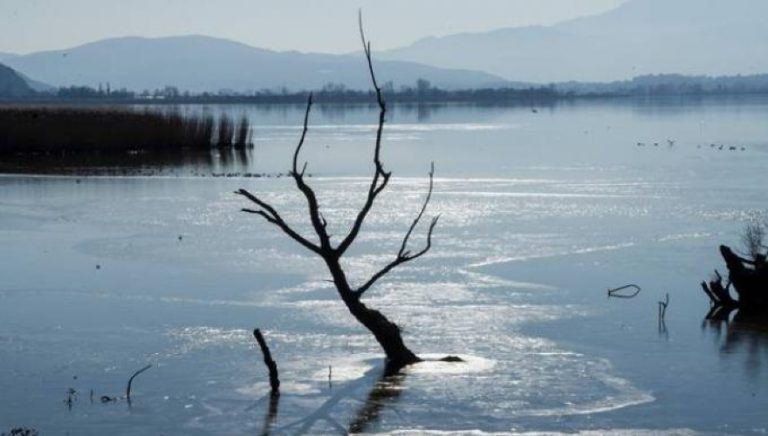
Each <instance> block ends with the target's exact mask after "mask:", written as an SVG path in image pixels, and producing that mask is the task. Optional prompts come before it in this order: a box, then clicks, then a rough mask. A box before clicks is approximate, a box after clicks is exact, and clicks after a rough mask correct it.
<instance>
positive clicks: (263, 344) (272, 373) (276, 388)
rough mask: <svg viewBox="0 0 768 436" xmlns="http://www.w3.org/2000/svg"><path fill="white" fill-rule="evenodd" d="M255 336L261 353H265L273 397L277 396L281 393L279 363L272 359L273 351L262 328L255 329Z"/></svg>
mask: <svg viewBox="0 0 768 436" xmlns="http://www.w3.org/2000/svg"><path fill="white" fill-rule="evenodd" d="M253 337H254V338H256V342H258V343H259V348H261V354H263V355H264V364H265V365H267V369H268V370H269V385H270V387H271V388H272V392H271V394H272V396H273V397H276V396H278V395H280V379H279V378H278V377H277V363H275V361H274V360H272V353H270V351H269V347H268V346H267V341H265V340H264V336H263V335H262V334H261V330H259V329H255V330H254V331H253Z"/></svg>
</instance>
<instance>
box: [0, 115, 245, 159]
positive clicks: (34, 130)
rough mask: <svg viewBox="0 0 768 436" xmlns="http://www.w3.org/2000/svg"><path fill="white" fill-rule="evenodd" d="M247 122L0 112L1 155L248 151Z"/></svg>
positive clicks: (222, 118) (201, 117) (187, 117)
mask: <svg viewBox="0 0 768 436" xmlns="http://www.w3.org/2000/svg"><path fill="white" fill-rule="evenodd" d="M250 138H251V137H250V125H249V123H248V120H247V119H246V118H243V119H241V120H240V121H239V123H235V121H233V119H232V118H230V117H229V116H226V115H222V116H220V117H218V119H215V118H214V117H213V116H211V115H207V114H204V115H182V114H180V113H179V112H173V111H171V112H157V111H150V110H143V111H142V110H130V109H114V108H109V109H106V108H71V107H68V108H56V107H8V108H0V154H3V155H9V154H10V155H41V154H42V155H72V154H75V155H88V154H97V155H119V154H137V153H141V154H145V153H162V154H176V153H183V152H186V151H197V152H200V151H205V152H210V151H211V150H212V149H214V148H219V149H222V148H224V149H235V148H237V149H246V148H248V147H250V146H251V143H250Z"/></svg>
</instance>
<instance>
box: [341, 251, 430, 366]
mask: <svg viewBox="0 0 768 436" xmlns="http://www.w3.org/2000/svg"><path fill="white" fill-rule="evenodd" d="M326 264H327V266H328V269H329V271H330V272H331V276H333V282H334V284H335V285H336V289H337V291H338V292H339V296H340V297H341V299H342V301H344V304H345V305H346V306H347V309H349V312H350V313H351V314H352V316H354V317H355V319H356V320H357V321H358V322H360V324H362V325H364V326H365V328H367V329H368V330H369V331H370V332H371V333H373V336H374V337H375V338H376V341H377V342H378V343H379V345H381V348H382V349H383V350H384V353H385V354H386V356H387V368H386V370H387V371H386V372H387V373H396V372H398V371H399V370H401V369H402V368H403V367H405V366H408V365H412V364H414V363H418V362H421V361H422V360H421V359H420V358H419V357H418V356H416V354H414V353H413V351H411V350H410V349H409V348H408V347H407V346H406V345H405V342H403V337H402V334H401V332H400V327H398V326H397V324H395V323H393V322H392V321H390V320H389V319H387V317H385V316H384V315H383V314H382V313H381V312H379V311H378V310H374V309H370V308H368V307H367V306H366V305H365V304H363V302H362V301H360V294H359V293H356V292H355V291H353V290H352V289H351V287H350V286H349V282H348V281H347V278H346V275H345V274H344V271H343V270H342V268H341V265H340V264H339V262H338V259H326Z"/></svg>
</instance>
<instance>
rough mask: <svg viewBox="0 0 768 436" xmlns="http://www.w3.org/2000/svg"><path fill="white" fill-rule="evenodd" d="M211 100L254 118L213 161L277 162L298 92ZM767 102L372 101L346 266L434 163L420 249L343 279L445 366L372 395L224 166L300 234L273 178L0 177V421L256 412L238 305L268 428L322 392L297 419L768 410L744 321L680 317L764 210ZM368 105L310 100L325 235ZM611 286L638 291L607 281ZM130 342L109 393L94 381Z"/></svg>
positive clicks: (112, 422) (460, 420)
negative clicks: (380, 272) (244, 136)
mask: <svg viewBox="0 0 768 436" xmlns="http://www.w3.org/2000/svg"><path fill="white" fill-rule="evenodd" d="M187 109H188V110H190V111H197V110H202V109H203V108H200V107H190V108H187ZM207 110H212V111H221V110H224V111H230V112H231V113H232V114H233V115H235V116H239V115H240V114H241V113H243V112H246V113H247V115H248V116H249V117H250V119H251V121H252V122H253V124H254V140H255V143H256V148H255V150H254V152H253V153H254V155H253V158H254V159H253V162H252V163H250V164H248V166H246V167H226V165H224V166H222V167H221V168H220V169H221V170H223V171H226V172H238V171H239V172H243V171H249V172H259V173H272V174H273V173H277V172H284V171H285V170H286V169H287V168H288V165H289V162H290V158H291V154H292V151H293V146H294V145H295V143H296V140H297V138H298V135H299V133H300V125H299V123H300V121H301V116H302V111H303V108H302V107H291V106H279V107H244V106H231V107H230V106H228V107H210V108H207ZM766 115H768V100H766V99H765V98H746V99H733V98H719V99H704V100H679V99H661V100H652V101H648V100H635V101H619V100H616V101H607V102H579V103H572V104H571V103H563V104H558V105H555V106H552V107H534V108H532V107H527V106H526V107H517V108H508V107H473V106H451V105H448V106H422V107H410V108H409V107H403V106H400V107H395V108H394V109H393V111H392V112H391V114H390V118H389V120H388V124H387V126H386V134H385V137H384V151H383V160H384V162H385V165H386V167H387V168H388V169H389V170H392V171H393V173H394V176H393V179H392V184H391V187H390V189H389V191H388V192H387V193H386V194H385V195H383V197H382V202H381V203H380V204H378V206H377V207H376V208H375V209H374V211H373V213H372V215H371V217H370V220H369V221H367V223H366V226H365V227H364V229H363V232H362V234H361V238H360V240H359V241H358V243H359V245H358V246H357V247H356V248H355V249H354V250H353V251H352V252H351V253H350V257H349V259H348V262H347V266H348V269H349V271H350V276H351V277H352V278H353V279H354V278H356V277H357V278H362V277H364V276H365V275H366V274H370V273H372V272H373V271H375V269H376V267H377V266H380V265H382V264H384V263H385V262H387V261H388V260H389V259H391V256H393V255H394V253H395V252H396V251H397V248H398V246H399V242H400V237H401V235H402V232H403V231H405V230H406V229H407V226H408V225H409V223H410V220H411V219H412V218H413V216H414V214H415V213H416V212H417V211H418V207H419V205H420V202H421V199H422V196H423V195H424V193H425V190H426V186H427V180H426V172H427V170H428V168H429V163H430V162H431V161H434V162H435V164H436V170H437V172H436V180H435V195H434V198H433V201H432V203H431V205H430V209H429V211H428V212H429V213H430V214H432V213H440V214H441V220H440V224H439V226H438V228H437V230H436V233H435V246H434V249H433V251H431V252H430V253H429V254H428V255H427V256H425V257H424V258H422V259H420V260H418V261H417V262H414V263H411V264H409V265H407V266H406V267H405V268H403V269H401V270H400V271H398V272H397V273H395V274H393V275H391V276H389V277H388V278H387V279H386V280H383V281H382V282H380V284H379V285H378V286H376V287H375V288H374V289H372V290H371V291H370V292H369V293H368V294H367V297H366V300H367V302H369V303H370V305H371V306H373V307H375V308H377V309H381V310H382V312H384V313H385V314H387V315H389V316H391V317H392V318H394V320H396V322H397V323H398V324H400V325H401V326H402V327H403V329H404V332H405V338H406V341H407V343H408V344H409V345H410V346H411V347H412V348H413V349H414V350H415V351H416V352H417V353H419V354H421V355H427V356H443V355H445V354H458V355H461V356H463V357H465V358H466V360H467V363H462V364H451V365H449V364H437V363H427V364H424V365H419V366H417V367H415V368H413V369H411V370H408V371H406V374H405V375H404V376H403V377H401V379H400V380H399V383H398V384H397V386H388V387H386V388H385V389H380V390H378V391H374V392H373V394H372V395H369V392H370V391H371V389H372V388H373V387H374V386H375V381H376V370H377V368H379V367H380V365H381V357H382V356H381V355H380V354H379V353H380V352H379V349H378V348H377V345H376V343H375V342H374V341H373V339H372V338H371V337H370V335H369V334H368V333H367V332H365V331H363V330H362V328H361V327H359V326H358V325H357V324H356V323H355V322H354V320H353V319H352V318H351V316H349V314H348V313H347V311H346V308H345V307H344V306H343V304H342V303H341V302H340V301H339V300H338V297H337V296H336V294H335V290H334V289H333V288H332V287H331V286H330V284H329V283H327V282H325V280H326V279H327V277H326V272H325V270H324V266H323V265H322V264H321V263H320V262H319V261H318V260H317V259H315V258H313V257H312V256H310V254H309V253H307V252H305V251H303V249H302V248H301V247H300V246H298V245H296V244H295V243H293V242H292V241H290V240H288V239H287V238H286V237H285V236H284V235H282V234H280V233H279V232H277V231H276V230H275V229H274V228H271V227H270V226H268V225H267V224H265V223H263V222H261V221H260V220H259V219H257V217H253V216H249V215H246V214H242V213H239V212H238V210H239V208H240V207H243V206H246V204H244V203H243V200H242V199H241V198H238V197H236V196H235V195H233V194H232V191H234V190H235V189H237V188H240V187H246V188H249V189H251V190H253V191H256V192H259V193H261V194H263V195H264V196H265V197H266V198H268V199H269V200H271V201H273V202H274V204H275V205H276V206H277V207H279V209H280V210H281V212H283V215H284V216H285V217H286V218H287V219H288V220H289V221H290V222H292V223H295V224H296V225H297V226H299V227H300V228H302V229H303V230H304V231H305V232H307V231H309V225H308V223H307V222H306V218H305V205H304V204H303V203H302V199H301V198H299V197H298V196H297V195H296V192H295V188H294V187H293V185H292V183H291V181H290V180H289V179H286V178H260V179H253V178H247V179H245V178H236V177H234V178H215V179H214V178H210V177H194V176H191V175H190V174H192V172H193V171H195V170H196V169H194V168H179V169H177V170H176V171H175V172H174V175H172V176H169V177H125V178H121V177H33V176H14V175H9V176H2V177H0V205H1V207H0V239H1V240H2V241H3V245H2V247H0V257H1V258H2V259H3V262H2V264H0V277H3V282H2V283H0V319H2V320H3V321H2V325H3V329H2V331H1V332H0V344H1V346H0V373H2V374H4V376H3V377H0V390H2V392H3V393H4V395H3V396H2V397H0V429H4V428H10V427H11V426H20V425H26V426H30V427H35V428H37V429H38V430H40V431H41V433H42V434H49V433H55V432H69V433H70V434H83V433H91V434H95V433H106V432H110V433H116V434H147V432H150V431H151V432H152V433H153V434H154V433H157V434H160V433H162V434H211V433H219V434H253V433H257V432H259V431H260V430H261V429H262V426H263V423H264V419H265V416H266V414H267V407H268V404H267V401H265V396H266V395H267V393H268V385H267V376H266V374H265V370H264V367H263V365H262V363H261V361H260V360H261V356H260V355H259V354H258V350H257V349H256V348H255V345H254V344H253V340H252V338H251V337H250V330H251V329H252V328H254V327H260V328H262V329H263V330H264V331H265V333H266V336H267V340H268V341H269V343H270V345H271V346H272V349H273V354H274V357H275V359H276V360H277V361H278V364H279V365H280V369H281V375H282V380H283V395H282V396H281V399H280V405H279V412H278V415H277V419H276V421H275V423H274V428H275V429H279V428H281V427H284V426H286V425H289V424H291V423H293V422H295V421H297V420H300V419H302V418H304V417H306V416H307V415H309V414H310V413H312V412H313V411H315V410H316V409H318V408H319V407H320V406H321V405H322V404H324V403H326V402H328V403H327V405H328V407H327V408H326V409H321V411H322V412H323V413H320V414H318V415H317V418H318V420H317V422H315V423H314V425H313V426H312V427H311V430H309V433H320V434H322V433H334V432H337V431H338V429H337V428H335V427H334V425H335V424H334V423H336V424H339V425H341V426H342V427H344V428H350V426H351V425H352V424H355V425H359V426H360V427H355V428H358V429H361V430H363V431H368V432H383V433H393V434H418V433H423V432H427V431H435V432H438V431H458V432H461V431H470V430H473V431H477V433H480V434H482V433H494V432H502V433H503V432H506V433H520V432H574V431H585V432H589V431H592V432H596V433H603V432H607V431H610V432H618V433H621V432H625V433H635V432H638V431H648V432H653V431H662V432H679V433H699V432H701V433H715V434H718V433H738V434H749V433H763V432H765V431H768V428H766V421H765V410H767V408H766V406H768V391H767V390H766V386H768V384H767V382H768V368H767V367H766V364H767V363H768V360H767V359H768V336H766V332H765V331H759V330H758V331H756V330H755V329H750V328H744V327H743V326H741V327H740V326H737V325H732V326H730V328H726V327H725V326H720V329H719V330H718V329H716V328H714V327H713V326H710V325H709V324H707V323H703V322H702V320H703V318H704V316H705V314H706V312H707V310H708V309H709V305H708V301H707V299H706V297H705V296H704V295H703V293H702V292H701V290H700V288H699V285H698V283H699V282H700V281H701V280H704V279H706V278H708V276H709V274H710V272H711V271H712V269H713V268H716V267H717V268H722V264H721V260H720V259H719V256H718V253H717V246H718V245H719V244H720V243H728V244H732V245H738V243H739V235H740V233H741V231H742V229H743V227H744V225H745V224H746V222H748V220H749V219H750V218H752V217H756V216H763V214H764V213H765V208H764V205H765V203H766V199H767V198H766V197H768V194H767V193H766V189H765V187H766V186H767V183H766V182H768V175H766V171H765V168H766V167H767V166H766V165H767V164H768V125H767V124H766V123H765V119H766ZM375 120H376V112H375V111H374V109H373V108H368V107H359V106H353V107H340V106H326V107H322V106H319V107H317V110H316V111H314V112H313V115H312V118H311V123H310V133H309V137H308V142H307V144H306V146H305V153H304V154H303V157H304V158H305V159H307V160H308V161H309V162H310V163H309V168H308V172H310V173H312V176H313V177H311V178H310V179H308V180H309V181H310V182H311V183H312V185H313V186H314V187H316V188H317V190H318V192H319V194H320V196H321V203H322V205H323V212H324V215H325V217H326V218H327V219H328V221H329V222H330V226H331V228H332V230H333V231H332V232H331V233H334V234H341V233H342V232H344V231H345V230H346V229H347V228H348V226H349V225H350V219H351V216H352V214H353V213H354V211H355V210H356V209H357V208H358V207H359V206H360V204H361V202H362V199H363V192H364V190H365V189H366V183H367V180H368V179H367V177H368V176H369V175H370V172H371V168H370V153H371V149H372V145H373V134H374V131H375V124H374V123H375ZM638 143H642V144H644V145H642V146H641V145H638ZM655 144H658V145H655ZM712 144H714V147H712V146H711V145H712ZM720 145H723V150H720V149H719V148H720ZM730 147H735V148H736V149H735V150H730ZM742 148H743V150H742ZM422 234H423V233H422V232H417V233H415V237H414V238H413V241H412V243H413V244H419V243H421V242H422V241H421V240H420V239H419V237H418V236H420V235H422ZM180 237H181V238H180ZM627 283H637V284H638V285H640V286H641V287H642V288H643V291H642V292H641V293H640V295H639V296H638V297H637V298H635V299H631V300H616V299H611V300H609V299H607V298H606V289H607V288H609V287H614V286H621V285H624V284H627ZM666 293H669V294H670V306H669V309H668V313H667V321H666V329H665V330H663V331H662V330H660V329H659V326H658V324H657V301H658V300H661V299H663V298H664V295H665V294H666ZM146 363H152V364H153V365H154V367H153V368H152V369H150V370H149V371H148V372H146V373H144V374H142V375H141V376H140V378H138V379H137V380H136V382H135V385H134V388H133V389H134V392H133V396H134V404H133V406H132V407H131V408H128V407H127V405H126V404H125V403H124V402H120V403H117V404H112V403H110V404H101V403H100V401H99V400H98V398H99V397H100V396H101V395H109V396H119V395H122V392H123V390H124V389H125V383H126V381H127V378H128V377H129V376H130V375H131V374H132V373H133V372H134V371H135V370H137V369H139V368H141V367H142V366H144V365H145V364H146ZM329 366H331V367H332V377H331V383H330V386H329V381H328V367H329ZM68 388H74V389H75V390H77V392H78V396H77V399H76V401H75V402H74V404H73V406H72V408H71V410H69V409H68V407H67V406H66V405H65V404H64V403H63V400H65V399H66V398H67V389H68ZM90 389H93V390H94V392H95V395H96V400H95V401H94V403H93V404H92V403H91V402H90V400H89V391H90ZM366 399H368V401H366ZM371 404H374V405H377V407H373V410H375V411H376V413H375V414H371V413H369V412H370V411H371V408H366V405H368V406H370V405H371ZM378 406H380V407H378ZM361 410H362V411H363V412H365V413H359V414H358V411H361ZM325 412H327V413H325ZM356 415H357V416H356ZM441 434H442V433H441Z"/></svg>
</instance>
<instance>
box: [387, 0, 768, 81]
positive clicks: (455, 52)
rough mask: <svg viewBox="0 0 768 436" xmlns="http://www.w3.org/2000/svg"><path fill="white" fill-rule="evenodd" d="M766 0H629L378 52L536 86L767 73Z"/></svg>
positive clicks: (767, 31) (767, 29)
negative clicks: (544, 21)
mask: <svg viewBox="0 0 768 436" xmlns="http://www.w3.org/2000/svg"><path fill="white" fill-rule="evenodd" d="M766 40H768V1H765V0H628V1H627V2H625V3H623V4H622V5H621V6H619V7H618V8H616V9H614V10H611V11H608V12H606V13H603V14H600V15H596V16H590V17H584V18H579V19H576V20H571V21H567V22H563V23H560V24H556V25H553V26H533V27H517V28H506V29H499V30H495V31H491V32H484V33H466V34H457V35H451V36H446V37H441V38H426V39H423V40H420V41H417V42H416V43H414V44H413V45H411V46H409V47H405V48H401V49H396V50H391V51H388V52H386V53H383V54H382V57H383V58H385V59H398V60H404V61H409V60H418V61H419V62H423V63H426V64H429V65H434V66H439V67H444V68H470V69H476V70H482V71H487V72H490V73H492V74H496V75H499V76H501V77H504V78H506V79H508V80H522V81H529V82H536V83H548V82H561V81H571V80H574V81H602V82H605V81H615V80H625V79H628V78H631V77H636V76H641V75H649V74H660V73H676V74H684V75H711V76H717V75H737V74H757V73H763V72H766V71H768V44H765V41H766Z"/></svg>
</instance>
